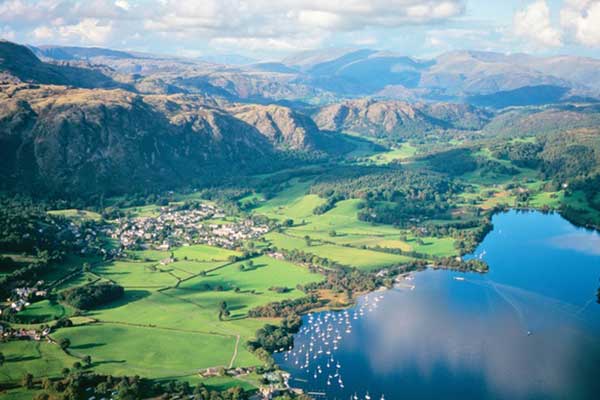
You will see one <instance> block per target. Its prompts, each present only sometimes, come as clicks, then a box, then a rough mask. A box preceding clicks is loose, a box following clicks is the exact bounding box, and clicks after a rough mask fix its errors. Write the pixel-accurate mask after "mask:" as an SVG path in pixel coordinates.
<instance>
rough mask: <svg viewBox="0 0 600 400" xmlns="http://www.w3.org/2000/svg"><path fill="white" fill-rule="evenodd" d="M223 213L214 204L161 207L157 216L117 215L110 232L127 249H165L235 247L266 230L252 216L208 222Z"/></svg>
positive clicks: (266, 230)
mask: <svg viewBox="0 0 600 400" xmlns="http://www.w3.org/2000/svg"><path fill="white" fill-rule="evenodd" d="M224 216H225V215H224V214H223V212H222V211H221V210H220V209H218V208H217V207H215V206H213V205H210V204H201V205H199V206H198V207H196V208H194V209H179V208H177V207H163V208H161V209H160V215H159V216H157V217H136V218H120V219H118V220H117V226H116V228H114V229H113V230H112V232H111V234H110V236H111V237H112V238H113V239H116V240H118V241H119V242H120V244H121V246H122V247H123V248H125V249H129V250H142V249H146V248H150V247H151V248H155V249H158V250H169V249H170V248H171V247H175V246H181V245H186V244H208V245H212V246H219V247H224V248H230V249H232V248H236V247H238V246H239V245H240V243H241V242H242V241H244V240H248V239H255V238H258V237H260V236H262V235H264V234H265V233H267V232H268V231H269V227H268V226H266V225H258V224H255V223H254V222H253V221H252V220H250V219H248V220H244V221H241V222H231V223H214V222H213V223H211V222H210V221H209V220H211V219H216V218H223V217H224Z"/></svg>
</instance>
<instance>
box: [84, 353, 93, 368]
mask: <svg viewBox="0 0 600 400" xmlns="http://www.w3.org/2000/svg"><path fill="white" fill-rule="evenodd" d="M83 363H84V364H85V365H86V367H89V366H90V365H91V364H92V357H91V356H89V355H87V356H83Z"/></svg>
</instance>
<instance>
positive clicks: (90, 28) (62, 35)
mask: <svg viewBox="0 0 600 400" xmlns="http://www.w3.org/2000/svg"><path fill="white" fill-rule="evenodd" d="M112 32H113V28H112V23H111V22H106V23H103V22H101V21H99V20H97V19H93V18H85V19H83V20H81V22H79V23H77V24H73V25H56V24H54V25H52V26H47V25H42V26H39V27H37V28H35V29H34V30H33V32H32V36H33V38H35V39H36V40H37V41H40V42H49V41H53V42H56V43H64V44H73V43H77V44H85V45H90V44H92V45H100V44H105V43H107V42H108V40H109V39H110V38H111V35H112Z"/></svg>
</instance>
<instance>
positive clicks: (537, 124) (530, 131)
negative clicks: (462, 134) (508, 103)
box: [483, 104, 600, 136]
mask: <svg viewBox="0 0 600 400" xmlns="http://www.w3.org/2000/svg"><path fill="white" fill-rule="evenodd" d="M599 126H600V105H598V104H587V105H572V104H564V105H553V106H542V107H519V108H511V109H507V110H504V111H502V112H500V113H499V114H498V115H496V116H495V117H494V118H493V119H492V121H490V123H489V124H487V125H486V126H485V127H484V129H483V133H484V134H486V135H490V136H491V135H493V136H497V135H506V136H518V135H531V136H534V135H546V134H550V133H560V132H567V131H570V130H573V129H597V128H598V127H599Z"/></svg>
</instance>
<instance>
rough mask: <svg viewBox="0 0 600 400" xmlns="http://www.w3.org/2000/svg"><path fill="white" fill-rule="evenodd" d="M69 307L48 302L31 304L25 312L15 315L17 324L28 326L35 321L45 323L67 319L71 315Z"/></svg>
mask: <svg viewBox="0 0 600 400" xmlns="http://www.w3.org/2000/svg"><path fill="white" fill-rule="evenodd" d="M72 311H73V310H71V309H70V307H68V306H65V305H63V304H60V303H54V304H53V303H51V302H50V301H48V300H42V301H38V302H37V303H33V304H32V305H30V306H29V307H27V308H26V309H25V310H23V311H21V312H19V313H18V314H17V316H18V318H19V322H21V323H24V324H28V323H35V321H40V322H46V321H52V320H55V319H59V318H63V317H68V316H70V315H71V314H72Z"/></svg>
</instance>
